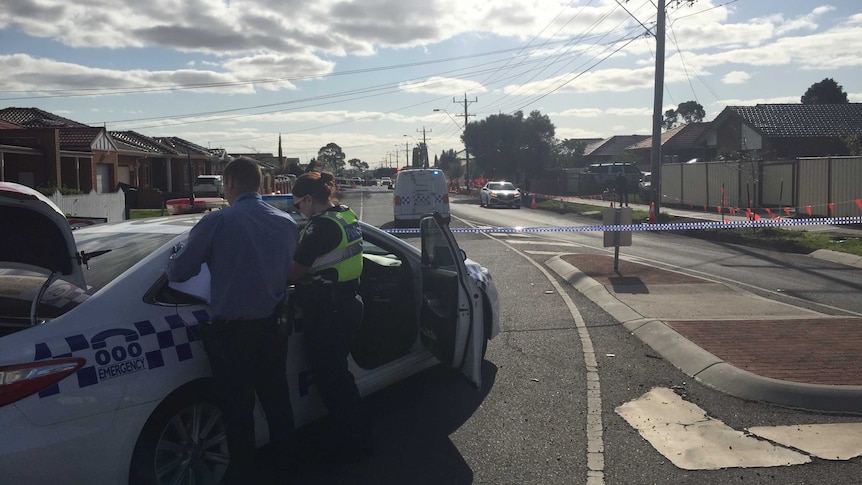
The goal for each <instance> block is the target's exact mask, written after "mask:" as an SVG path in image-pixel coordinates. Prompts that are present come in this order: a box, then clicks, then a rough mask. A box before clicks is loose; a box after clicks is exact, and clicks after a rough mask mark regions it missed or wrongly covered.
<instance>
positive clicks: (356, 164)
mask: <svg viewBox="0 0 862 485" xmlns="http://www.w3.org/2000/svg"><path fill="white" fill-rule="evenodd" d="M347 164H348V165H350V166H351V167H353V168H355V169H356V170H368V164H367V163H365V162H363V161H362V160H360V159H358V158H351V159H350V160H348V161H347Z"/></svg>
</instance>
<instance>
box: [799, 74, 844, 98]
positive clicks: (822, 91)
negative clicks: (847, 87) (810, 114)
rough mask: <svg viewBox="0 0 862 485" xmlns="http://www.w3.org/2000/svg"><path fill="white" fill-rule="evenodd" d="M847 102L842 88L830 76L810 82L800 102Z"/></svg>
mask: <svg viewBox="0 0 862 485" xmlns="http://www.w3.org/2000/svg"><path fill="white" fill-rule="evenodd" d="M848 102H849V101H848V100H847V93H845V92H844V88H842V87H841V86H840V85H839V84H838V83H836V82H835V80H834V79H832V78H830V77H827V78H826V79H824V80H822V81H820V82H819V83H814V84H812V85H811V86H809V88H808V90H807V91H805V94H803V95H802V104H847V103H848Z"/></svg>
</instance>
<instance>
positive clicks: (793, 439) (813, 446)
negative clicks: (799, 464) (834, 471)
mask: <svg viewBox="0 0 862 485" xmlns="http://www.w3.org/2000/svg"><path fill="white" fill-rule="evenodd" d="M748 431H749V432H750V433H751V434H755V435H757V436H760V437H761V438H766V439H768V440H769V441H772V442H773V443H778V444H780V445H784V446H789V447H792V448H796V449H798V450H802V451H804V452H805V453H808V454H810V455H813V456H816V457H817V458H821V459H824V460H850V459H853V458H856V457H857V456H860V455H862V423H828V424H797V425H793V426H755V427H753V428H749V429H748Z"/></svg>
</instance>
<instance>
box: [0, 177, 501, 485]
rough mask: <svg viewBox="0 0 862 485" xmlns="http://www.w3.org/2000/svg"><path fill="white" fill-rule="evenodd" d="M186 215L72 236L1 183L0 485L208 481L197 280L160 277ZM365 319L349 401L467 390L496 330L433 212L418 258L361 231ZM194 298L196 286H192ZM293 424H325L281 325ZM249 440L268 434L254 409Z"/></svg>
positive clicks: (484, 292) (208, 396) (215, 460)
mask: <svg viewBox="0 0 862 485" xmlns="http://www.w3.org/2000/svg"><path fill="white" fill-rule="evenodd" d="M200 217H201V215H187V216H172V217H163V218H152V219H142V220H131V221H124V222H120V223H112V224H98V225H93V226H89V227H86V228H81V229H76V230H74V231H72V229H71V228H70V226H69V223H68V221H67V220H66V218H65V216H64V215H63V213H62V212H61V211H60V210H59V209H57V207H56V206H55V205H54V204H52V203H51V202H50V200H48V199H47V198H45V197H44V196H42V195H41V194H39V193H38V192H36V191H34V190H32V189H30V188H28V187H25V186H22V185H18V184H13V183H6V182H0V234H2V237H0V429H2V430H3V431H2V433H3V439H2V440H0V482H3V483H216V482H217V481H218V480H219V479H220V477H221V476H222V474H223V473H224V471H225V469H226V467H227V464H228V463H229V460H230V454H229V452H228V449H227V443H226V442H225V438H224V428H223V426H222V423H221V415H220V413H219V411H218V409H217V408H216V406H215V405H214V402H213V396H212V392H211V382H210V371H209V363H208V362H207V356H206V354H205V352H204V349H203V346H202V345H201V342H200V340H199V338H198V332H197V328H198V326H199V325H201V324H202V323H204V322H207V321H208V320H209V319H210V316H211V312H210V309H209V307H208V305H207V303H206V301H204V299H205V293H206V292H205V291H204V292H199V291H197V290H198V289H201V288H203V289H205V288H206V287H207V286H208V283H207V280H206V277H207V276H206V272H202V273H201V275H199V276H198V277H197V280H195V279H193V280H192V281H189V282H187V283H186V285H185V286H180V287H175V286H173V285H172V284H169V283H168V282H167V280H166V278H165V275H164V268H165V265H166V264H167V261H168V258H169V257H170V254H171V250H172V248H173V247H174V246H175V245H176V244H178V243H180V242H183V241H184V240H185V239H186V238H187V236H188V232H189V230H190V229H191V228H192V227H193V226H194V224H195V223H196V222H197V221H198V220H199V219H200ZM362 230H363V236H364V240H365V243H364V246H363V250H364V269H363V274H362V279H361V282H362V283H361V288H360V294H361V295H362V297H363V299H364V301H365V305H366V310H365V315H364V320H363V327H362V330H361V332H360V334H359V335H358V337H357V339H356V342H355V343H354V345H353V347H352V349H351V355H350V357H349V360H350V362H349V364H350V368H351V370H352V372H353V373H354V375H355V376H356V381H357V385H358V387H359V389H360V391H361V392H362V394H363V395H367V394H369V393H372V392H374V391H377V390H379V389H381V388H383V387H385V386H388V385H390V384H393V383H395V382H397V381H399V380H401V379H404V378H406V377H408V376H410V375H412V374H414V373H416V372H418V371H420V370H422V369H425V368H428V367H430V366H433V365H438V364H439V363H442V364H443V365H445V366H448V367H451V368H453V369H457V370H459V371H460V372H461V373H463V374H464V375H466V376H467V378H468V379H470V380H471V381H472V382H473V383H474V384H475V385H476V386H481V373H480V365H481V361H482V358H483V356H484V350H485V345H486V343H487V340H488V339H490V338H493V337H494V336H495V335H496V334H497V333H498V332H499V322H498V302H497V291H496V288H495V286H494V283H493V281H492V280H491V277H490V275H489V274H488V271H487V270H486V269H485V268H483V267H481V266H479V265H478V264H476V263H474V262H472V261H470V260H469V259H466V258H465V257H464V253H463V252H462V251H461V250H460V249H459V248H458V246H457V244H456V242H455V240H454V238H453V236H452V233H451V232H450V231H449V230H448V228H447V226H446V224H445V223H444V221H443V220H442V219H441V218H440V217H439V216H437V217H428V218H426V219H424V220H423V221H422V223H421V233H422V236H421V242H422V244H421V249H417V248H415V247H414V246H412V245H410V244H408V243H406V242H403V241H401V240H400V239H398V238H396V237H394V236H392V235H391V234H389V233H386V232H384V231H381V230H379V229H377V228H375V227H372V226H369V225H366V224H363V225H362ZM196 288H197V289H196ZM291 325H292V334H291V337H290V343H289V345H290V349H289V353H288V361H287V362H286V363H285V365H286V366H287V372H288V379H289V382H290V391H291V398H292V401H293V409H294V414H295V417H296V422H297V426H301V425H303V424H305V423H308V422H310V421H312V420H314V419H316V418H318V417H320V416H322V415H323V414H324V413H325V408H324V407H323V405H322V403H321V401H320V399H319V397H318V396H317V391H316V386H315V383H314V375H313V374H312V373H311V371H310V369H309V365H308V363H307V360H306V357H305V352H304V350H303V345H302V325H303V323H302V321H301V320H296V321H294V322H292V324H291ZM256 433H257V436H258V440H259V443H258V444H259V445H262V444H264V443H265V442H266V441H267V439H268V438H267V428H266V425H265V421H264V417H263V414H262V412H260V409H259V406H258V408H257V410H256Z"/></svg>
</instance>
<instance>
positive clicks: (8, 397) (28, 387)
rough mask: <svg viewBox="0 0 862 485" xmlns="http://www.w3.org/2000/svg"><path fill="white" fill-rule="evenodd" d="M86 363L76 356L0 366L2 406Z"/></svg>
mask: <svg viewBox="0 0 862 485" xmlns="http://www.w3.org/2000/svg"><path fill="white" fill-rule="evenodd" d="M85 363H86V361H85V360H84V359H82V358H80V357H76V358H68V359H53V360H41V361H38V362H30V363H28V364H15V365H7V366H0V407H2V406H5V405H7V404H12V403H13V402H15V401H19V400H21V399H24V398H25V397H27V396H30V395H32V394H35V393H37V392H39V391H41V390H42V389H45V388H46V387H48V386H51V385H53V384H56V383H57V382H60V381H61V380H63V379H65V378H66V377H68V376H69V375H70V374H72V373H74V372H75V371H77V370H78V369H80V368H81V367H82V366H83V365H84V364H85Z"/></svg>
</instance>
